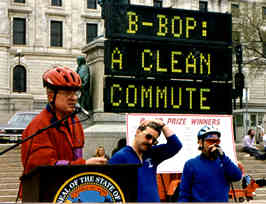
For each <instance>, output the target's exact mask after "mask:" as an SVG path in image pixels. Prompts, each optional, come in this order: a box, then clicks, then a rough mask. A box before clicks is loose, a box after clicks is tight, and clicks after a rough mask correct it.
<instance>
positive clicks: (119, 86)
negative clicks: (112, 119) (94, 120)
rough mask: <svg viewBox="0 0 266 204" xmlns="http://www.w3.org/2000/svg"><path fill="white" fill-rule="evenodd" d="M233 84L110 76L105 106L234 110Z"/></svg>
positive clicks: (119, 109)
mask: <svg viewBox="0 0 266 204" xmlns="http://www.w3.org/2000/svg"><path fill="white" fill-rule="evenodd" d="M231 90H232V84H229V83H208V84H204V83H201V82H191V81H178V80H165V81H164V80H154V79H145V80H141V79H134V78H122V77H120V78H119V77H106V78H105V88H104V101H105V103H104V110H105V111H106V112H128V113H205V114H206V113H208V114H210V113H215V114H232V96H231Z"/></svg>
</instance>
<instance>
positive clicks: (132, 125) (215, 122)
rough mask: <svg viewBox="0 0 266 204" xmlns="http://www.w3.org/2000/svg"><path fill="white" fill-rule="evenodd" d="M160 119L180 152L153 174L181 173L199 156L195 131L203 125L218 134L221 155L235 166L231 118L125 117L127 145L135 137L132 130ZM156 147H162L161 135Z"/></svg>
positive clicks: (195, 116)
mask: <svg viewBox="0 0 266 204" xmlns="http://www.w3.org/2000/svg"><path fill="white" fill-rule="evenodd" d="M154 118H156V119H161V120H163V121H164V123H165V124H167V126H168V127H169V128H171V129H172V130H173V131H174V132H175V133H176V135H177V137H178V138H179V140H180V141H181V143H182V145H183V147H182V149H181V150H180V151H179V152H178V153H177V154H176V155H175V156H173V157H172V158H170V159H168V160H166V161H164V162H162V163H161V164H160V165H159V166H158V169H157V173H182V171H183V167H184V164H185V162H186V161H187V160H189V159H191V158H194V157H196V156H197V155H199V154H200V153H201V151H199V150H198V138H197V134H198V131H199V130H200V129H201V128H202V127H203V126H205V125H209V126H213V127H215V128H217V129H218V130H219V131H220V132H221V144H220V146H221V147H222V149H223V151H224V152H225V154H226V155H227V156H228V157H229V158H230V159H231V160H232V161H233V162H235V163H236V161H237V159H236V152H235V144H234V134H233V123H232V116H231V115H195V114H191V115H189V114H127V142H128V144H129V145H131V144H132V141H133V139H134V137H135V133H136V129H137V128H138V126H139V124H140V122H141V121H143V120H145V119H154ZM158 141H159V144H163V143H166V139H165V137H164V136H163V133H162V134H161V136H160V137H159V139H158Z"/></svg>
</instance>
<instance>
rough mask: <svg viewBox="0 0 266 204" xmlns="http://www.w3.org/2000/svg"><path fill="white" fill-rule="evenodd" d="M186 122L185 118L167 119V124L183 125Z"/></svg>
mask: <svg viewBox="0 0 266 204" xmlns="http://www.w3.org/2000/svg"><path fill="white" fill-rule="evenodd" d="M186 120H187V119H186V118H168V120H167V124H173V125H185V124H186Z"/></svg>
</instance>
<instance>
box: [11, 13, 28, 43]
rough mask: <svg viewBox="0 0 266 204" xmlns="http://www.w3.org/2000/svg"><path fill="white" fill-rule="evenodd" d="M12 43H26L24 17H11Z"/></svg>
mask: <svg viewBox="0 0 266 204" xmlns="http://www.w3.org/2000/svg"><path fill="white" fill-rule="evenodd" d="M13 44H16V45H25V44H26V19H24V18H14V19H13Z"/></svg>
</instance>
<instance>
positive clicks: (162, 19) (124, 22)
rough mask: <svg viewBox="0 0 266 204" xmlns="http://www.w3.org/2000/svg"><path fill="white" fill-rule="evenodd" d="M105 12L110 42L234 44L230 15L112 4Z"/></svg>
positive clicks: (106, 7) (107, 4) (107, 5)
mask: <svg viewBox="0 0 266 204" xmlns="http://www.w3.org/2000/svg"><path fill="white" fill-rule="evenodd" d="M104 8H105V28H106V38H108V39H115V38H120V39H122V38H124V39H142V40H162V41H165V40H166V41H175V42H184V43H187V42H189V43H193V44H194V43H202V44H217V45H224V46H228V45H231V44H232V15H231V14H229V13H217V12H202V11H196V10H185V9H175V8H155V7H150V6H142V5H132V4H129V5H119V4H112V3H108V1H107V2H106V5H105V7H104ZM164 25H165V26H164ZM134 26H135V27H134Z"/></svg>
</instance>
